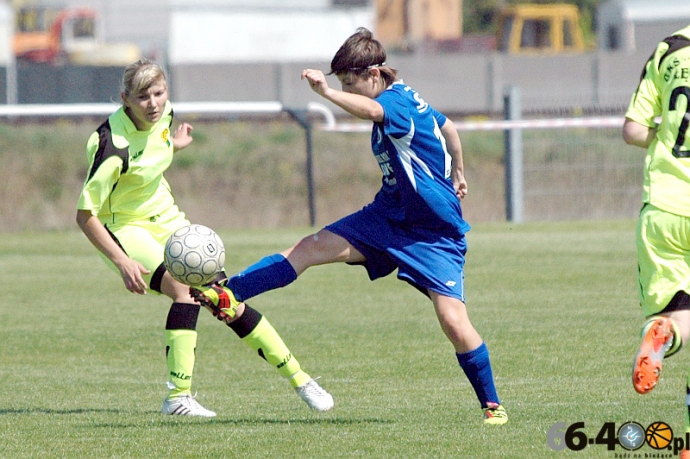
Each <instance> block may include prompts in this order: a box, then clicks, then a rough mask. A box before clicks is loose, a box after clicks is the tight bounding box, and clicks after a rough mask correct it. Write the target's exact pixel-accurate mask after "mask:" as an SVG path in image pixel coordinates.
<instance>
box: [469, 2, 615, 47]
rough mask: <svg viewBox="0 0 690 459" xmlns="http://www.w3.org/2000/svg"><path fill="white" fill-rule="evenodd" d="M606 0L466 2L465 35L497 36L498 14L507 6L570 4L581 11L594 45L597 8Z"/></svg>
mask: <svg viewBox="0 0 690 459" xmlns="http://www.w3.org/2000/svg"><path fill="white" fill-rule="evenodd" d="M603 1H604V0H464V1H463V4H462V14H463V33H468V34H473V33H474V34H495V33H496V32H497V30H496V27H497V24H496V19H497V18H498V12H499V11H500V10H501V8H503V7H504V6H507V5H519V4H522V3H570V4H573V5H577V7H578V9H579V10H580V21H581V23H580V25H581V27H582V32H583V34H584V38H585V42H587V43H592V42H594V41H596V40H595V39H594V33H595V29H596V24H595V22H594V20H595V18H596V10H597V7H598V6H599V5H600V4H601V3H602V2H603Z"/></svg>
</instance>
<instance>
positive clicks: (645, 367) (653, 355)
mask: <svg viewBox="0 0 690 459" xmlns="http://www.w3.org/2000/svg"><path fill="white" fill-rule="evenodd" d="M674 335H675V333H674V326H673V321H672V320H671V319H669V318H668V317H663V316H661V317H655V318H652V319H650V320H649V321H648V322H647V323H646V324H645V327H644V328H643V329H642V343H641V344H640V349H639V351H638V352H637V356H636V357H635V362H634V364H633V371H632V382H633V387H634V388H635V390H636V391H637V392H638V393H640V394H646V393H648V392H650V391H651V390H652V389H654V386H656V383H657V382H658V381H659V378H660V377H661V362H662V360H663V359H664V356H666V353H667V352H668V351H669V350H670V349H671V346H672V345H673V344H674V341H675V340H674Z"/></svg>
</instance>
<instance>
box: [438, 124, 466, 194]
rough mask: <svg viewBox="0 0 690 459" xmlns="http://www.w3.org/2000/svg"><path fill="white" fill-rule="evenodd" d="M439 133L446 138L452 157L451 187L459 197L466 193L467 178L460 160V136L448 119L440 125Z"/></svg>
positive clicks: (447, 147)
mask: <svg viewBox="0 0 690 459" xmlns="http://www.w3.org/2000/svg"><path fill="white" fill-rule="evenodd" d="M441 134H442V135H443V137H444V139H445V140H446V149H447V150H448V154H449V155H450V157H451V158H453V167H452V169H451V172H450V177H451V179H452V180H453V187H454V188H455V194H457V196H458V198H459V199H462V198H464V197H465V196H466V195H467V180H466V179H465V166H464V164H463V160H462V143H461V142H460V136H459V135H458V131H457V130H456V129H455V124H453V122H452V121H451V120H450V119H446V122H445V123H444V124H443V126H441Z"/></svg>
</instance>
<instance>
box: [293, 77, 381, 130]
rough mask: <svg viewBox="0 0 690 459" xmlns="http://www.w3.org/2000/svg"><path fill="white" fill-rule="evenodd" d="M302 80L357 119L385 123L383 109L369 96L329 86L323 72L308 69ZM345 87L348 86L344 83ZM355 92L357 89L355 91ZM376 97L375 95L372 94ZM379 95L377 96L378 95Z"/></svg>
mask: <svg viewBox="0 0 690 459" xmlns="http://www.w3.org/2000/svg"><path fill="white" fill-rule="evenodd" d="M302 79H303V80H307V81H308V82H309V86H310V87H311V88H312V89H313V90H314V92H316V93H317V94H319V95H320V96H321V97H323V98H325V99H327V100H329V101H331V102H332V103H334V104H335V105H337V106H338V107H340V108H342V109H343V110H345V111H346V112H348V113H350V114H351V115H354V116H356V117H357V118H360V119H363V120H367V121H374V122H378V123H380V122H381V121H383V116H384V113H383V107H382V106H381V104H379V103H378V102H376V101H375V100H373V99H372V98H371V97H369V94H367V95H361V94H359V93H356V92H348V91H340V90H338V89H334V88H331V87H330V86H328V82H327V81H326V76H325V75H324V74H323V72H322V71H321V70H315V69H306V70H303V71H302ZM343 87H346V84H344V83H343ZM353 91H355V89H353ZM371 95H372V96H374V94H371ZM376 95H377V94H376Z"/></svg>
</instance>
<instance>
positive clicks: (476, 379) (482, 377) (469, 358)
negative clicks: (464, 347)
mask: <svg viewBox="0 0 690 459" xmlns="http://www.w3.org/2000/svg"><path fill="white" fill-rule="evenodd" d="M455 355H456V357H457V358H458V363H459V364H460V368H462V370H463V371H464V372H465V375H467V379H469V380H470V383H471V384H472V387H473V388H474V392H475V394H477V398H478V399H479V403H481V405H482V408H485V407H486V404H487V403H488V402H494V403H499V404H500V403H501V402H500V401H499V399H498V394H497V393H496V386H495V385H494V374H493V371H492V370H491V360H489V349H487V347H486V344H484V343H482V344H481V346H479V347H478V348H477V349H475V350H473V351H470V352H466V353H464V354H455Z"/></svg>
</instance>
